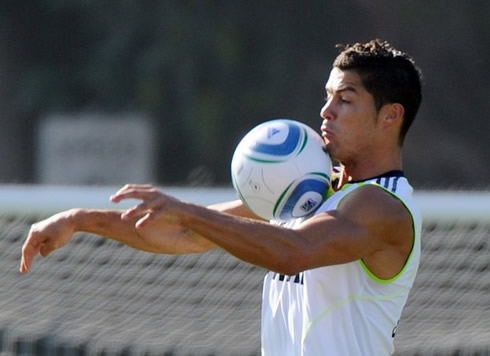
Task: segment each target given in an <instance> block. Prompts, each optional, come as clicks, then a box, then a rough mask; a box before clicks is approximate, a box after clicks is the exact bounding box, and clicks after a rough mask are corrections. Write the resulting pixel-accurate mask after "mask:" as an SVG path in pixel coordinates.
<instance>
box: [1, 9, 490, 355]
mask: <svg viewBox="0 0 490 356" xmlns="http://www.w3.org/2000/svg"><path fill="white" fill-rule="evenodd" d="M489 19H490V2H489V1H487V0H468V1H463V0H461V1H459V0H410V1H382V0H345V1H335V2H334V1H328V0H322V1H320V0H316V1H302V2H299V1H274V0H270V1H268V0H262V1H257V0H248V1H242V0H236V1H177V0H175V1H171V0H169V1H164V0H139V1H132V0H98V1H96V0H70V1H66V0H29V1H16V0H2V1H0V26H1V27H0V84H1V85H0V271H1V273H0V355H1V356H13V355H23V356H29V355H42V356H44V355H58V356H65V355H66V356H68V355H69V356H74V355H77V356H85V355H101V356H102V355H104V356H108V355H114V356H115V355H117V356H135V355H138V356H140V355H141V356H143V355H144V356H151V355H159V356H160V355H166V356H171V355H173V356H176V355H185V356H189V355H207V356H211V355H213V356H217V355H226V356H228V355H250V356H252V355H259V354H260V305H261V284H262V279H263V276H264V273H265V271H264V270H263V269H261V268H259V267H256V266H253V265H249V264H245V263H241V262H240V261H239V260H237V259H235V258H234V257H232V256H230V255H228V254H226V253H225V252H223V251H221V250H215V251H210V252H209V253H206V254H203V255H189V256H179V257H177V256H168V255H155V254H149V253H144V252H140V251H136V250H133V249H130V248H122V247H123V245H121V244H119V243H117V242H115V241H111V240H106V239H101V238H100V237H97V236H94V235H91V234H86V233H80V234H78V236H76V238H74V239H73V240H72V241H71V242H70V245H69V246H67V247H66V248H64V249H61V250H59V251H57V252H55V253H53V254H52V255H51V256H50V257H49V258H46V259H43V258H39V259H38V260H36V266H35V269H34V270H33V271H32V272H30V273H29V274H27V275H23V276H21V275H20V273H19V272H18V266H19V261H20V254H21V246H22V244H23V241H24V240H25V238H26V236H27V234H28V232H29V229H30V226H31V224H32V223H33V222H35V221H39V220H40V219H42V218H45V217H46V216H48V215H49V214H51V213H54V212H56V211H59V210H62V209H64V208H68V207H73V206H77V207H78V206H84V207H105V205H104V204H109V202H108V200H107V197H108V196H109V195H110V194H112V193H113V192H114V189H113V185H119V184H124V183H127V182H132V183H143V182H151V183H155V184H158V185H165V186H166V189H167V191H168V192H170V193H171V194H174V193H175V194H174V195H175V196H177V197H180V198H182V199H184V200H194V201H196V202H198V203H201V204H210V203H213V202H217V201H222V200H224V199H233V198H236V195H235V194H234V192H233V189H232V188H231V182H230V167H229V166H230V162H231V157H232V153H233V150H234V148H235V146H236V144H237V143H238V142H239V140H240V139H241V138H242V137H243V136H244V135H245V133H246V132H248V131H249V130H250V129H251V128H252V127H254V126H255V125H257V124H258V123H261V122H263V121H266V120H269V119H272V118H279V117H287V118H293V119H296V120H300V121H303V122H305V123H307V124H308V125H310V126H312V127H314V128H316V129H319V127H320V124H321V119H320V116H319V111H320V108H321V106H322V105H323V98H324V85H325V82H326V80H327V78H328V75H329V72H330V69H331V64H332V62H333V60H334V58H335V57H336V56H337V53H338V51H337V49H336V48H335V45H336V44H338V43H343V44H347V43H350V44H352V43H355V42H365V41H369V40H371V39H373V38H382V39H385V40H388V41H389V42H391V43H392V44H393V45H394V46H395V47H397V48H399V49H400V50H403V51H405V52H407V53H408V54H410V55H411V56H413V57H414V58H415V60H416V63H417V64H418V66H419V67H420V68H421V69H422V71H423V73H424V77H425V85H424V99H423V103H422V107H421V109H420V112H419V115H418V117H417V119H416V120H415V122H414V125H413V127H412V128H411V131H410V132H409V133H408V136H407V140H406V141H405V156H404V165H405V166H404V168H405V173H406V175H407V176H408V178H409V179H410V180H411V182H412V184H413V185H414V186H415V188H416V189H417V190H416V193H417V194H416V195H415V197H416V199H417V200H418V202H419V203H420V205H421V208H422V213H423V217H424V230H423V241H422V257H421V263H420V268H419V272H418V276H417V279H416V281H415V284H414V287H413V290H412V292H411V293H410V296H409V299H408V302H407V306H406V308H405V310H404V313H403V316H402V319H401V323H400V325H399V327H398V328H397V334H396V338H395V346H396V353H395V355H396V356H425V355H431V356H435V355H447V356H457V355H458V356H462V355H481V356H488V355H490V342H489V340H490V329H489V325H490V273H489V270H490V216H489V212H490V205H489V203H490V183H489V178H490V165H489V164H488V162H489V158H490V156H489V152H490V139H489V133H490V120H489V119H490V71H489V69H488V68H489V64H490V61H489V60H490V21H489ZM230 194H231V195H230ZM110 207H111V208H113V206H112V205H110Z"/></svg>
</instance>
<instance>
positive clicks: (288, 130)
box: [231, 119, 332, 221]
mask: <svg viewBox="0 0 490 356" xmlns="http://www.w3.org/2000/svg"><path fill="white" fill-rule="evenodd" d="M331 175H332V162H331V160H330V157H329V155H328V154H327V153H326V152H325V151H324V142H323V139H322V137H321V136H320V135H319V134H318V133H317V132H315V131H314V130H313V129H312V128H310V127H309V126H307V125H305V124H303V123H300V122H298V121H295V120H290V119H275V120H271V121H267V122H264V123H262V124H260V125H258V126H256V127H255V128H253V129H252V130H251V131H250V132H248V133H247V134H246V135H245V137H243V139H242V140H241V141H240V143H239V144H238V146H237V147H236V149H235V152H234V154H233V158H232V161H231V177H232V182H233V187H234V188H235V190H236V192H237V194H238V196H239V197H240V199H241V200H242V202H243V203H244V204H245V205H246V206H247V207H248V208H249V209H250V210H252V212H254V213H255V214H257V215H258V216H260V217H262V218H264V219H266V220H280V221H288V220H291V219H295V218H301V217H305V216H307V215H309V214H311V213H312V212H314V211H315V210H316V209H317V208H318V207H319V206H320V204H321V203H322V202H323V200H324V199H325V196H326V193H327V191H328V188H329V186H330V178H331Z"/></svg>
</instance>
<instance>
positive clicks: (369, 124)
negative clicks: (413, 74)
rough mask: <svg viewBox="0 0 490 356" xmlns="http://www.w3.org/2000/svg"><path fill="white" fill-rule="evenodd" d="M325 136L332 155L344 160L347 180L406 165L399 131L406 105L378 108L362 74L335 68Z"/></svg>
mask: <svg viewBox="0 0 490 356" xmlns="http://www.w3.org/2000/svg"><path fill="white" fill-rule="evenodd" d="M325 90H326V96H325V105H324V106H323V107H322V109H321V111H320V116H321V117H322V118H323V123H322V126H321V132H322V136H323V138H324V140H325V143H326V146H327V150H328V152H329V153H330V155H331V156H332V157H333V158H334V159H336V160H337V161H338V162H340V163H341V164H342V166H343V169H344V174H345V175H346V177H345V179H347V180H362V179H366V178H370V177H374V176H377V175H379V174H382V173H384V172H387V171H389V170H392V169H401V168H402V158H401V147H399V144H398V141H397V132H398V131H399V127H400V125H401V120H402V115H403V106H401V105H400V104H387V105H385V106H383V107H382V108H381V110H380V111H379V112H377V111H376V107H375V104H374V99H373V97H372V95H371V94H370V93H369V92H367V90H366V89H365V88H364V86H363V85H362V82H361V78H360V76H359V75H358V74H357V73H356V72H353V71H342V70H340V69H338V68H333V69H332V71H331V73H330V77H329V79H328V82H327V84H326V86H325Z"/></svg>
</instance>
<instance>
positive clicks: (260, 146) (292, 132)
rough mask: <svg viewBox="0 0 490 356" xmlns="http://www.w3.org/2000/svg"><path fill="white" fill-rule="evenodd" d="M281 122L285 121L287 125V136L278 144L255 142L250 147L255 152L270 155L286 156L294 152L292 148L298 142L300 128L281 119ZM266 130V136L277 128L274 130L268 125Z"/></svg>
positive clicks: (273, 132)
mask: <svg viewBox="0 0 490 356" xmlns="http://www.w3.org/2000/svg"><path fill="white" fill-rule="evenodd" d="M282 122H283V123H286V125H287V126H288V136H287V137H286V139H285V140H284V142H282V143H281V144H279V145H271V144H268V143H257V144H256V145H255V146H254V147H253V148H252V149H253V151H255V152H259V153H264V154H268V155H272V156H287V155H289V154H291V153H292V152H294V150H295V149H296V148H297V147H298V144H299V143H300V136H301V130H300V128H299V126H298V125H296V124H294V123H291V122H287V121H286V120H285V121H282ZM267 129H268V130H269V131H268V133H267V134H268V136H272V135H274V134H275V133H277V132H279V130H278V129H275V130H277V131H274V127H273V126H270V127H268V128H267Z"/></svg>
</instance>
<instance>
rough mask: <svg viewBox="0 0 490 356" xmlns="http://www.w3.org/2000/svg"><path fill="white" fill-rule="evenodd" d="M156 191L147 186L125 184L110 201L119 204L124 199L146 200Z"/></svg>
mask: <svg viewBox="0 0 490 356" xmlns="http://www.w3.org/2000/svg"><path fill="white" fill-rule="evenodd" d="M156 191H157V190H156V189H155V188H154V187H153V186H152V185H149V184H127V185H125V186H124V187H122V188H121V189H119V190H118V191H117V192H116V193H115V194H113V195H112V196H111V197H110V199H111V201H112V202H114V203H119V202H120V201H121V200H124V199H142V200H144V199H148V198H149V197H151V196H152V194H154V193H155V192H156Z"/></svg>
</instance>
